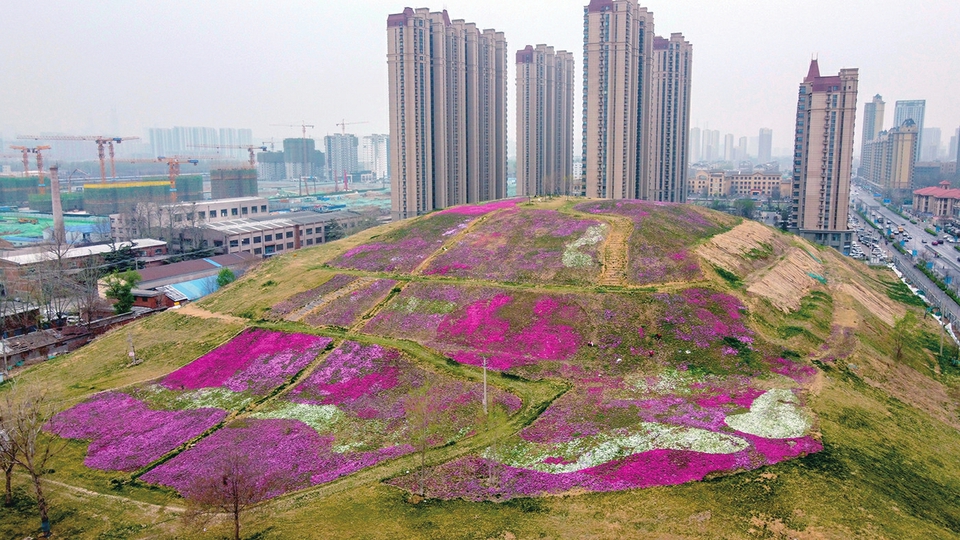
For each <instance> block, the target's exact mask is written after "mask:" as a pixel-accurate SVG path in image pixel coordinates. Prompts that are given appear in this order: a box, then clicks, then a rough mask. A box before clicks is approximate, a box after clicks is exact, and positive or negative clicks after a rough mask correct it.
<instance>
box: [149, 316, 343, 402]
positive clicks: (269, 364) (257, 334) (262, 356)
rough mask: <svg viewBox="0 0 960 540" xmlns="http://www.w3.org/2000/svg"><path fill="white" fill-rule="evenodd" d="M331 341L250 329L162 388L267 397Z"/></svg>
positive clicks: (169, 379) (169, 377) (185, 368)
mask: <svg viewBox="0 0 960 540" xmlns="http://www.w3.org/2000/svg"><path fill="white" fill-rule="evenodd" d="M331 341H332V340H331V339H330V338H327V337H322V336H311V335H307V334H286V333H283V332H272V331H269V330H261V329H248V330H246V331H244V332H243V333H241V334H240V335H238V336H237V337H235V338H233V339H232V340H230V341H229V342H228V343H226V344H224V345H221V346H220V347H217V348H216V349H214V350H212V351H210V352H209V353H207V354H205V355H203V356H201V357H200V358H198V359H196V360H194V361H193V362H190V363H189V364H187V365H186V366H183V367H182V368H180V369H178V370H176V371H174V372H173V373H171V374H169V375H167V376H166V377H165V378H164V379H163V380H162V381H161V384H162V385H163V386H165V387H166V388H168V389H172V390H184V389H198V388H208V387H217V386H222V387H224V388H226V389H228V390H231V391H233V392H250V393H252V394H255V395H266V394H267V393H269V392H270V391H271V390H273V389H274V388H276V387H277V386H279V385H281V384H283V383H284V382H285V381H286V380H288V379H289V378H291V377H292V376H293V375H295V374H297V373H298V372H299V371H300V370H302V369H303V368H304V367H306V366H307V364H309V363H310V362H312V361H313V359H314V358H316V357H317V355H318V354H319V353H320V352H321V351H322V350H323V349H324V348H326V347H327V345H329V344H330V342H331Z"/></svg>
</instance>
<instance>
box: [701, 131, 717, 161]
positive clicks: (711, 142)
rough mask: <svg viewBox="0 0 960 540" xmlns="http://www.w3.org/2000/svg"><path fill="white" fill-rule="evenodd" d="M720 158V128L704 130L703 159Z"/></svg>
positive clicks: (712, 159) (714, 159) (713, 159)
mask: <svg viewBox="0 0 960 540" xmlns="http://www.w3.org/2000/svg"><path fill="white" fill-rule="evenodd" d="M718 159H720V130H719V129H705V130H703V160H704V161H708V162H709V161H716V160H718Z"/></svg>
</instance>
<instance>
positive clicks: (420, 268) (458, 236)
mask: <svg viewBox="0 0 960 540" xmlns="http://www.w3.org/2000/svg"><path fill="white" fill-rule="evenodd" d="M498 212H501V210H494V211H493V212H490V213H488V214H485V215H483V216H480V217H479V218H477V219H475V220H473V221H471V222H470V223H468V224H467V226H466V227H464V228H463V230H462V231H460V232H458V233H457V234H455V235H453V236H451V237H450V238H448V239H447V241H446V242H444V243H443V244H442V245H441V246H440V247H439V248H437V250H436V251H434V252H433V253H431V254H430V255H428V256H427V258H426V259H424V260H423V262H421V263H420V264H418V265H417V267H416V268H414V269H413V271H412V272H410V275H411V276H419V275H422V274H423V271H424V270H426V269H427V268H430V265H431V264H433V260H434V259H436V258H437V257H438V256H439V255H440V254H441V253H443V252H445V251H447V248H448V247H450V246H452V245H454V244H456V243H457V242H459V241H460V239H461V238H463V237H464V236H466V235H467V234H469V233H470V231H472V230H473V229H474V228H476V227H478V226H479V225H480V224H481V223H483V222H484V221H486V220H487V218H489V217H490V216H492V215H494V214H497V213H498Z"/></svg>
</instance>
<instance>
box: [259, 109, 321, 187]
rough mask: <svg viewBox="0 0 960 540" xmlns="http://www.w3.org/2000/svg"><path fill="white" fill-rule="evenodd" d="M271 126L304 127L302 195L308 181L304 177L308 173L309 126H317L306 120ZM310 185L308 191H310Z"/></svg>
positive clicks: (300, 185)
mask: <svg viewBox="0 0 960 540" xmlns="http://www.w3.org/2000/svg"><path fill="white" fill-rule="evenodd" d="M270 125H271V126H280V127H298V128H302V129H303V170H302V171H301V172H303V174H301V175H300V180H298V181H297V189H298V190H299V191H300V196H301V197H302V196H303V186H304V185H305V184H306V183H307V181H306V180H305V179H304V178H303V177H304V175H306V173H307V128H311V129H312V128H315V127H317V126H315V125H313V124H308V123H306V122H301V123H300V124H270ZM309 190H310V188H309V186H308V187H307V191H309Z"/></svg>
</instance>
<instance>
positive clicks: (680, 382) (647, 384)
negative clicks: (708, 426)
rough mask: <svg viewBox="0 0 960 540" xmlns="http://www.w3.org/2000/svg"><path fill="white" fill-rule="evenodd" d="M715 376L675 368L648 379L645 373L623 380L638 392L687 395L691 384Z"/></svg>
mask: <svg viewBox="0 0 960 540" xmlns="http://www.w3.org/2000/svg"><path fill="white" fill-rule="evenodd" d="M713 378H715V377H706V378H704V377H701V376H697V375H694V374H693V373H691V372H689V371H679V370H676V369H667V370H664V371H663V373H661V374H660V375H659V376H657V377H655V378H651V380H648V378H647V376H646V375H643V374H637V375H633V376H628V377H627V378H626V379H624V382H625V383H626V384H627V386H628V387H629V388H632V389H633V390H636V391H637V392H640V393H641V394H657V395H684V396H685V395H689V394H690V392H691V389H690V387H691V385H692V384H694V383H698V382H705V381H707V380H710V379H713Z"/></svg>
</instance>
